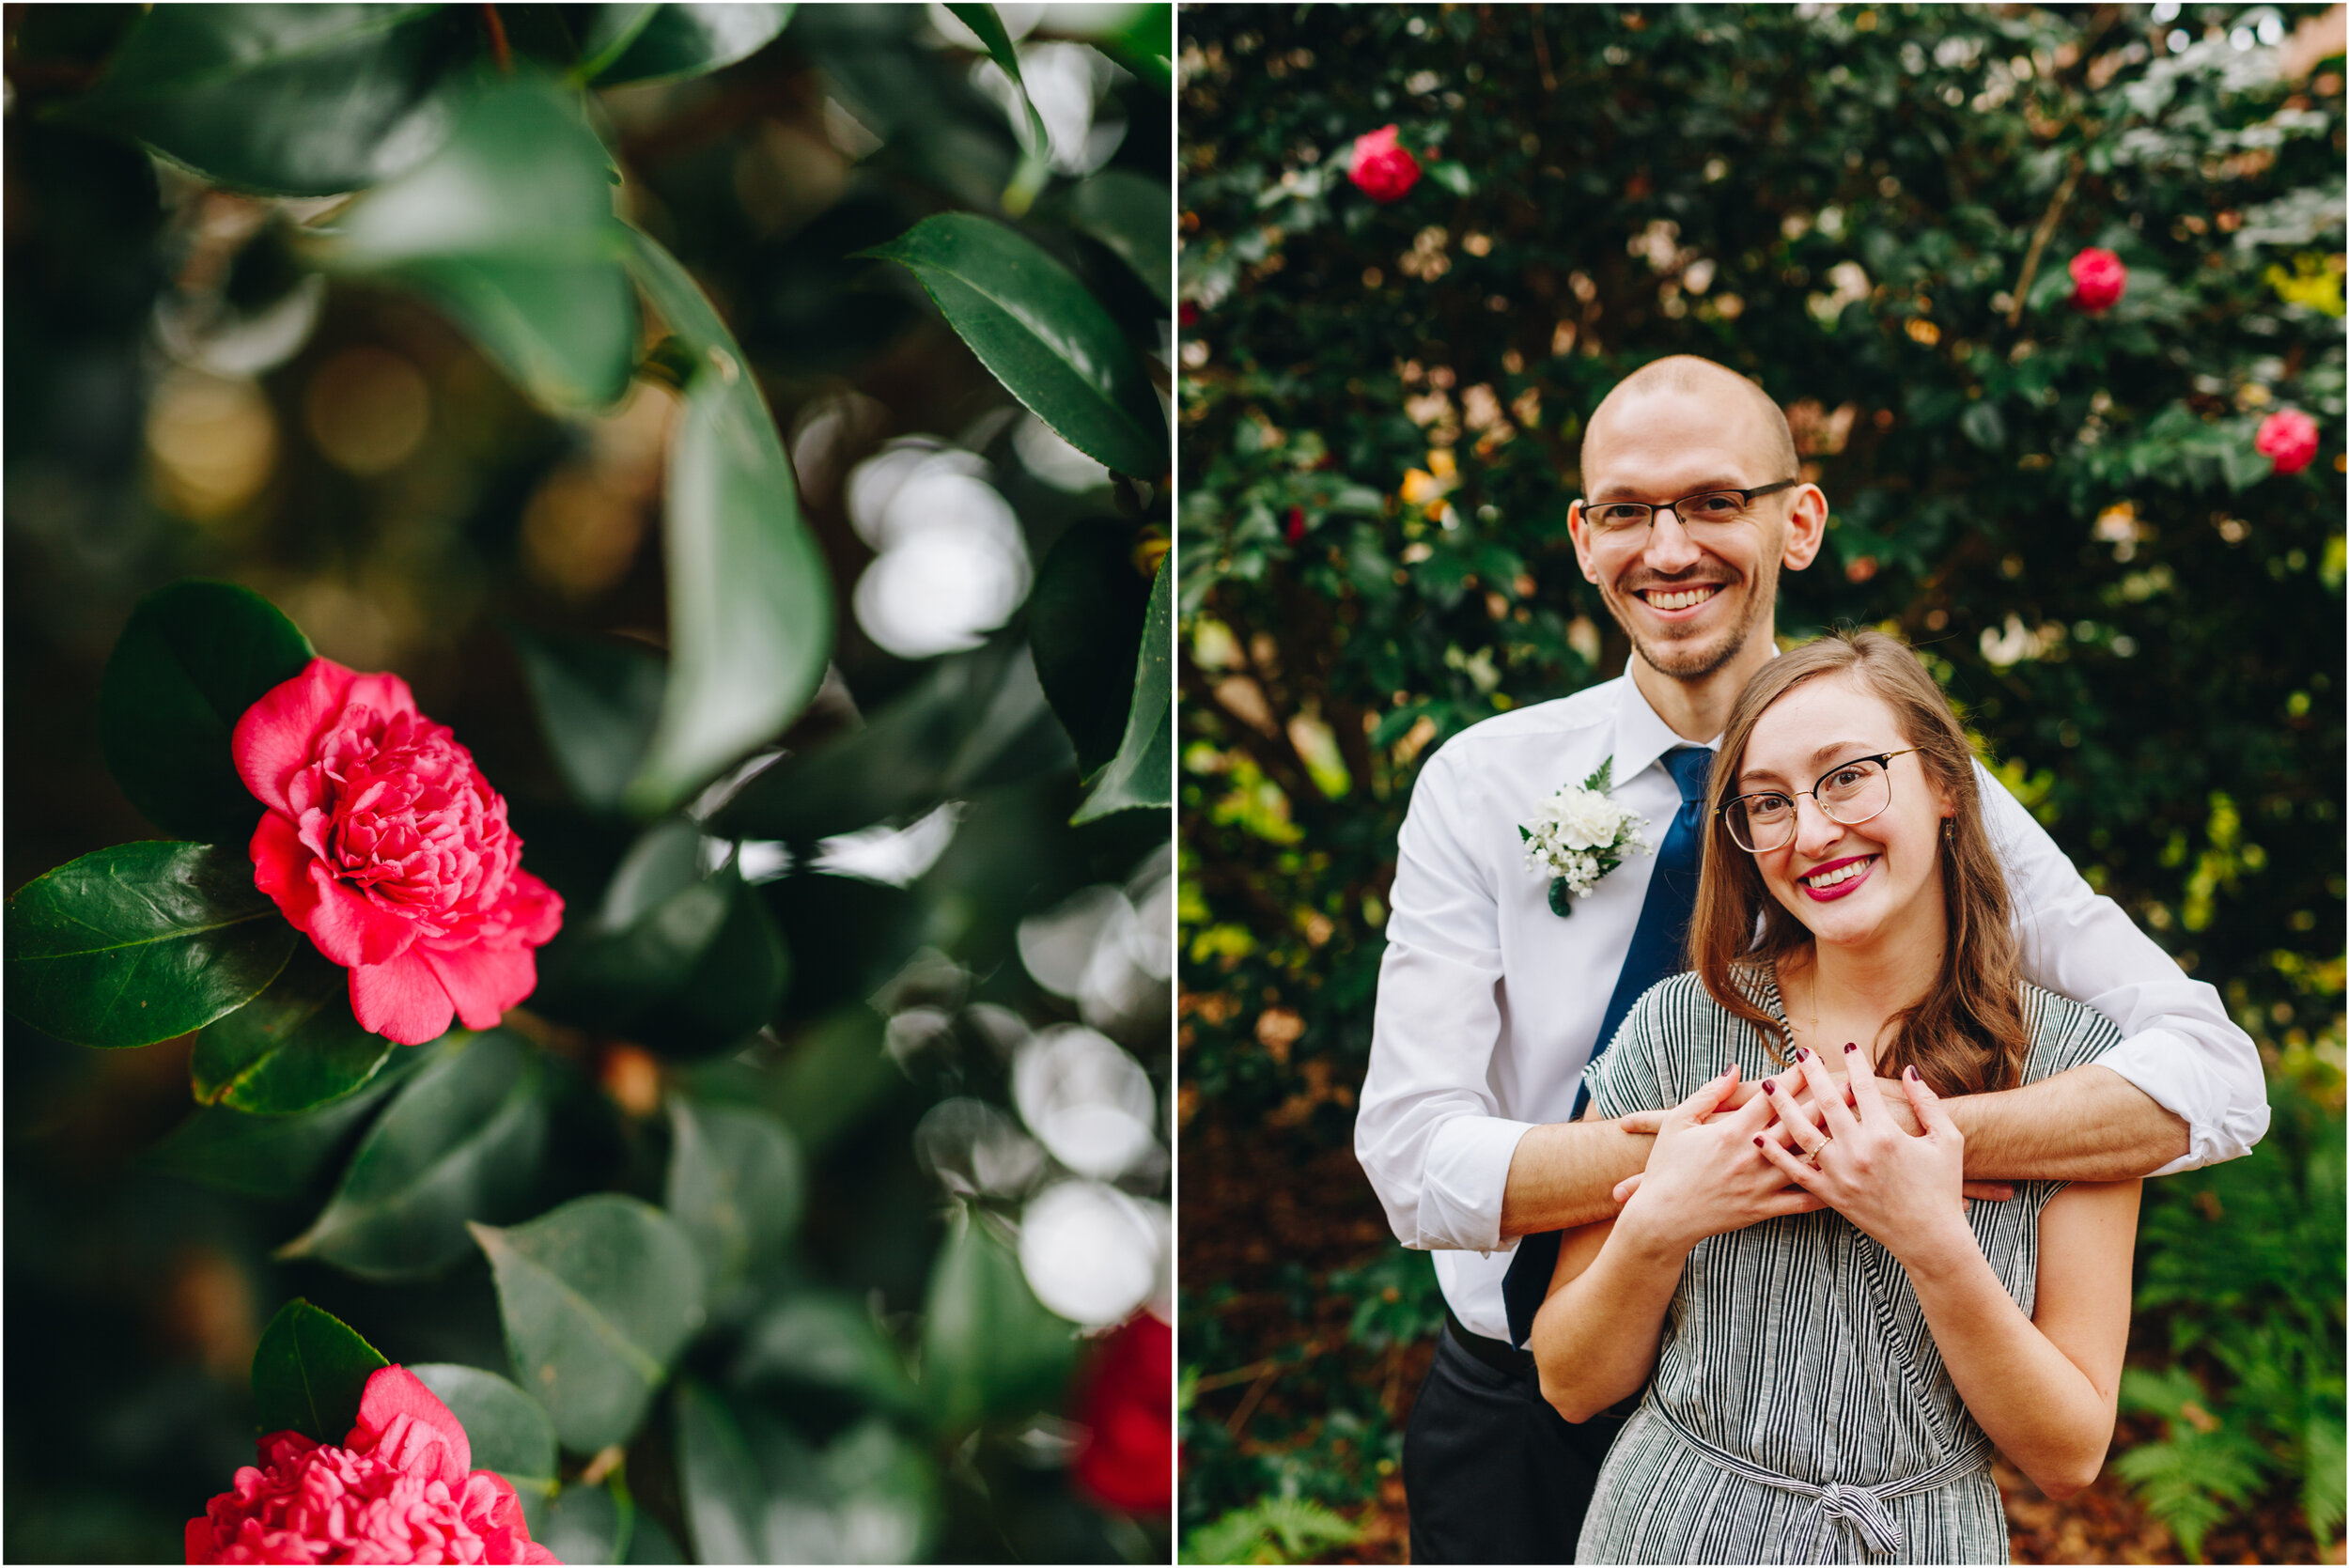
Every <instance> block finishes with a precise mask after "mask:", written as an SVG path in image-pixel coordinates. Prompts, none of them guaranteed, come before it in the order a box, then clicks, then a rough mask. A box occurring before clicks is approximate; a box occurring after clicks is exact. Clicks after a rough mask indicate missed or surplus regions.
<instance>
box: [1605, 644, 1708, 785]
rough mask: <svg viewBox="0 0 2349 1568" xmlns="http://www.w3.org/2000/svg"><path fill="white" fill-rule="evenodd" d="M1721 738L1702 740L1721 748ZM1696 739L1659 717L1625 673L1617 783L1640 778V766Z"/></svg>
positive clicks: (1618, 724)
mask: <svg viewBox="0 0 2349 1568" xmlns="http://www.w3.org/2000/svg"><path fill="white" fill-rule="evenodd" d="M1720 743H1721V737H1719V736H1718V735H1717V736H1715V737H1713V738H1712V739H1710V740H1707V741H1704V742H1703V745H1704V747H1705V749H1706V750H1708V751H1710V750H1715V749H1718V748H1719V745H1720ZM1692 744H1696V742H1692V741H1688V740H1684V739H1682V738H1681V737H1680V736H1678V735H1677V734H1675V733H1674V732H1673V730H1672V726H1671V725H1670V724H1667V723H1666V722H1664V721H1663V720H1662V719H1660V718H1658V717H1657V712H1656V709H1655V708H1653V707H1651V706H1648V700H1647V696H1646V694H1645V693H1644V692H1642V691H1641V690H1640V683H1639V682H1638V681H1636V680H1633V679H1632V678H1631V675H1630V672H1629V671H1626V672H1625V673H1624V676H1623V691H1622V693H1621V695H1620V696H1619V697H1618V698H1617V699H1616V707H1615V767H1614V772H1613V779H1614V782H1615V783H1616V784H1629V783H1630V782H1631V781H1632V780H1633V779H1635V778H1637V777H1639V775H1640V771H1641V769H1642V768H1645V767H1647V765H1648V764H1650V763H1652V762H1655V761H1656V760H1657V759H1658V758H1660V757H1661V756H1662V755H1663V754H1664V753H1666V752H1669V751H1671V750H1672V748H1673V747H1674V746H1688V745H1692Z"/></svg>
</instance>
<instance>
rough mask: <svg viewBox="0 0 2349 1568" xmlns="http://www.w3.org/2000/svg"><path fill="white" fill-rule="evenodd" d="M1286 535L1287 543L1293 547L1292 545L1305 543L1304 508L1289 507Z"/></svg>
mask: <svg viewBox="0 0 2349 1568" xmlns="http://www.w3.org/2000/svg"><path fill="white" fill-rule="evenodd" d="M1288 534H1289V543H1291V544H1293V545H1294V544H1302V543H1304V542H1305V508H1304V507H1302V506H1291V507H1290V508H1289V528H1288Z"/></svg>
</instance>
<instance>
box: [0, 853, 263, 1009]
mask: <svg viewBox="0 0 2349 1568" xmlns="http://www.w3.org/2000/svg"><path fill="white" fill-rule="evenodd" d="M298 935H299V934H298V933H297V932H296V931H295V930H294V928H293V927H292V926H290V925H288V924H286V917H285V916H283V915H281V914H279V913H278V912H277V906H276V905H274V904H272V902H270V900H269V897H268V895H266V894H264V893H260V892H257V890H256V889H255V888H254V886H253V862H251V861H250V860H249V859H247V858H246V854H245V850H244V847H243V846H241V845H236V846H230V845H218V846H215V845H207V844H172V843H167V842H163V841H156V840H150V841H148V842H145V843H140V844H124V845H118V846H116V847H114V848H112V849H101V850H99V851H97V852H96V853H95V854H89V855H85V856H83V857H82V858H81V859H80V860H78V861H74V862H71V863H70V864H68V865H62V866H59V867H58V868H57V869H56V870H54V871H53V872H51V873H49V874H48V875H47V876H46V877H37V878H35V879H34V880H32V881H30V882H27V883H26V884H25V885H24V886H23V887H22V888H19V889H18V890H17V892H16V894H15V896H14V897H12V898H10V899H9V900H8V1011H9V1013H10V1014H12V1015H13V1016H15V1017H19V1018H22V1019H23V1020H24V1021H25V1022H26V1023H29V1024H31V1025H32V1026H33V1027H34V1028H36V1029H39V1030H43V1031H46V1032H49V1033H51V1034H54V1035H55V1036H56V1037H57V1038H58V1039H60V1040H70V1041H72V1042H73V1043H74V1044H76V1045H82V1046H104V1047H118V1046H144V1045H149V1044H152V1043H153V1042H154V1041H157V1040H167V1039H169V1038H171V1037H172V1036H173V1035H175V1034H184V1033H186V1032H188V1031H189V1030H191V1029H201V1028H202V1027H203V1026H204V1025H206V1024H208V1023H210V1022H211V1021H212V1020H213V1019H214V1018H217V1017H221V1016H222V1015H223V1014H225V1013H229V1012H233V1011H234V1010H235V1009H237V1008H239V1007H241V1006H243V1005H244V1004H245V1003H246V1002H248V1001H252V1000H253V999H254V998H255V997H256V996H257V995H259V994H260V992H261V990H262V988H263V987H265V986H268V985H269V983H270V982H271V981H272V980H273V979H275V978H276V976H277V972H278V970H282V969H284V968H285V967H286V960H287V958H288V956H289V955H291V954H292V952H293V945H294V942H295V940H296V939H297V937H298Z"/></svg>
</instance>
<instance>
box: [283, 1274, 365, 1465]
mask: <svg viewBox="0 0 2349 1568" xmlns="http://www.w3.org/2000/svg"><path fill="white" fill-rule="evenodd" d="M390 1364H391V1363H390V1362H388V1361H386V1360H385V1359H384V1358H383V1357H382V1355H381V1353H380V1352H379V1351H377V1349H376V1348H375V1346H373V1345H371V1344H369V1343H367V1342H366V1341H365V1340H363V1339H361V1338H360V1337H359V1335H358V1334H357V1333H356V1332H355V1331H354V1330H353V1329H352V1328H351V1327H350V1325H349V1324H347V1323H345V1322H343V1320H342V1319H340V1318H338V1317H336V1316H334V1313H332V1312H324V1311H322V1310H320V1309H319V1308H317V1307H313V1306H312V1305H310V1303H309V1302H307V1301H304V1300H303V1299H301V1298H300V1297H296V1298H295V1299H293V1300H291V1301H288V1302H287V1303H286V1304H285V1306H283V1307H281V1308H279V1309H278V1312H277V1315H276V1316H275V1317H273V1318H272V1319H270V1322H269V1327H267V1328H264V1329H263V1330H261V1343H260V1344H259V1345H258V1346H257V1348H256V1349H255V1350H254V1352H253V1416H254V1421H255V1422H256V1423H257V1425H258V1427H259V1429H260V1430H261V1432H262V1433H264V1434H267V1433H272V1432H288V1431H291V1432H299V1433H301V1434H302V1435H303V1436H305V1437H308V1438H311V1439H313V1440H315V1441H318V1442H321V1443H340V1442H342V1441H344V1439H345V1438H347V1437H348V1436H350V1428H351V1425H352V1423H353V1422H355V1421H357V1420H358V1419H359V1399H360V1396H361V1395H362V1394H364V1393H366V1387H367V1379H368V1378H369V1377H370V1376H372V1375H374V1374H375V1372H376V1371H377V1369H379V1368H381V1367H385V1366H388V1365H390Z"/></svg>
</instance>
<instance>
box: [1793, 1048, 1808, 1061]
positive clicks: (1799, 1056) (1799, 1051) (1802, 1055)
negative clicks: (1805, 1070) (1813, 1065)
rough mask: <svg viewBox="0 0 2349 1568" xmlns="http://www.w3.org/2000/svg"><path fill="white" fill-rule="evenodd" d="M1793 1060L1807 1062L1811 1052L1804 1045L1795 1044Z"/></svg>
mask: <svg viewBox="0 0 2349 1568" xmlns="http://www.w3.org/2000/svg"><path fill="white" fill-rule="evenodd" d="M1795 1060H1796V1061H1797V1062H1808V1061H1810V1060H1811V1052H1810V1051H1809V1050H1808V1049H1807V1048H1804V1047H1801V1046H1797V1047H1796V1048H1795Z"/></svg>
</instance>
